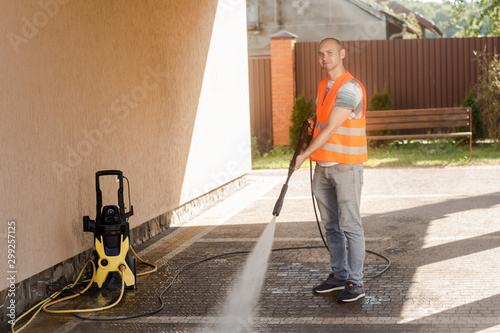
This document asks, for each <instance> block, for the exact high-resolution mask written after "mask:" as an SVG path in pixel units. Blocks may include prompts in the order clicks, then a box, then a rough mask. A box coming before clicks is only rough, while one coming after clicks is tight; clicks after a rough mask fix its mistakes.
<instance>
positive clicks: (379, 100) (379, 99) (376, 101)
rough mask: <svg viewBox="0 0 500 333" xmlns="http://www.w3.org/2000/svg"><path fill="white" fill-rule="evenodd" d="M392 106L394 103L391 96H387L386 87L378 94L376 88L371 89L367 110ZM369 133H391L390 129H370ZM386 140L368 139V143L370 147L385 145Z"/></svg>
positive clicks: (385, 108) (390, 107)
mask: <svg viewBox="0 0 500 333" xmlns="http://www.w3.org/2000/svg"><path fill="white" fill-rule="evenodd" d="M393 108H394V103H393V102H392V99H391V96H389V93H388V92H387V89H386V88H385V87H384V90H383V91H382V94H379V93H378V92H377V89H376V88H375V89H374V90H373V95H372V98H371V99H370V103H369V105H368V108H367V109H368V110H369V111H384V110H392V109H393ZM367 134H370V135H390V134H392V131H370V132H369V133H367ZM387 144H388V141H386V140H374V141H368V145H369V146H370V147H374V148H377V147H385V146H387Z"/></svg>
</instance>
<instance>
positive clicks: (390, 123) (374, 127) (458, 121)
mask: <svg viewBox="0 0 500 333" xmlns="http://www.w3.org/2000/svg"><path fill="white" fill-rule="evenodd" d="M471 112H472V111H471V108H468V107H454V108H438V109H414V110H389V111H366V130H367V131H387V130H393V131H394V130H408V129H426V130H428V131H430V130H432V131H434V130H435V131H436V133H429V134H427V133H425V134H394V135H393V134H390V135H368V134H367V137H366V138H367V139H368V140H401V139H436V138H456V137H469V160H472V121H471V119H472V118H471ZM460 127H467V128H469V131H468V132H456V133H452V132H446V131H443V130H444V129H446V130H449V129H453V128H460Z"/></svg>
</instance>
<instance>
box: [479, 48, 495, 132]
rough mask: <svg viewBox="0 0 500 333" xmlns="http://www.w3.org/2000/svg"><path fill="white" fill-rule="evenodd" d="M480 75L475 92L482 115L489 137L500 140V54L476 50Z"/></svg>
mask: <svg viewBox="0 0 500 333" xmlns="http://www.w3.org/2000/svg"><path fill="white" fill-rule="evenodd" d="M474 55H475V56H476V61H477V62H478V65H479V70H480V75H479V76H478V78H477V82H476V84H475V85H474V92H475V95H476V98H477V101H478V103H479V107H480V108H481V116H482V120H483V124H484V128H485V130H486V134H487V136H488V137H489V138H491V139H494V140H495V141H496V142H499V141H500V55H499V54H496V53H495V54H493V55H490V54H488V53H486V48H485V49H484V50H483V52H474Z"/></svg>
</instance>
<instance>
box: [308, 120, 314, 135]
mask: <svg viewBox="0 0 500 333" xmlns="http://www.w3.org/2000/svg"><path fill="white" fill-rule="evenodd" d="M307 122H308V123H309V128H308V129H307V134H309V135H312V134H313V131H314V126H316V115H315V116H314V117H311V118H309V119H307Z"/></svg>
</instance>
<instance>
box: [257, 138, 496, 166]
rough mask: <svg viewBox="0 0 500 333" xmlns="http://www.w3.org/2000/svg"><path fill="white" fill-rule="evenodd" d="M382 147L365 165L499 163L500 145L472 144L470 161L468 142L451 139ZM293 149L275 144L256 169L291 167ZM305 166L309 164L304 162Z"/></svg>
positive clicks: (371, 152)
mask: <svg viewBox="0 0 500 333" xmlns="http://www.w3.org/2000/svg"><path fill="white" fill-rule="evenodd" d="M383 144H384V145H383V146H381V147H373V146H369V147H368V162H366V163H364V165H365V167H369V168H370V167H371V168H376V167H444V166H471V165H475V166H477V165H500V144H498V143H497V144H495V143H487V142H483V143H478V144H475V145H473V146H472V162H469V145H468V144H464V143H462V144H457V143H454V142H453V141H452V140H449V139H442V140H435V141H431V142H425V141H410V142H408V140H401V141H391V142H385V143H383ZM292 154H293V150H292V149H288V148H286V147H275V148H274V149H273V150H271V151H270V152H269V153H266V154H263V155H262V156H260V157H257V158H254V159H253V160H252V168H253V169H282V168H288V165H289V163H290V157H291V156H292ZM302 167H303V168H305V167H309V163H307V162H305V163H304V164H303V165H302Z"/></svg>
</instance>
